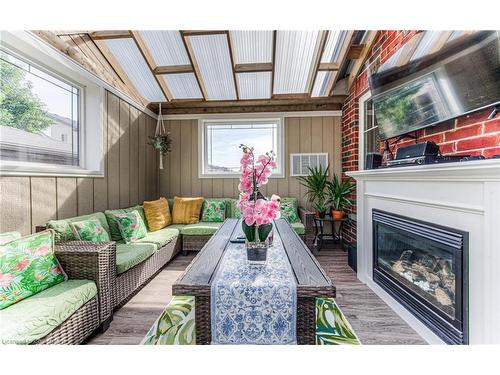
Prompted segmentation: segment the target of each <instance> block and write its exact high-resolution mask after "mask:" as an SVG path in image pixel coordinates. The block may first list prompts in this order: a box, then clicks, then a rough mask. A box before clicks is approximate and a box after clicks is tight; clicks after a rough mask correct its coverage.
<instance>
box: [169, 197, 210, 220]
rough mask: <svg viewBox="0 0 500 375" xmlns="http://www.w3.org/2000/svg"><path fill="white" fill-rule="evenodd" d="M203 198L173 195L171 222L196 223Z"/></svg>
mask: <svg viewBox="0 0 500 375" xmlns="http://www.w3.org/2000/svg"><path fill="white" fill-rule="evenodd" d="M202 205H203V198H180V197H174V207H173V209H172V223H173V224H196V223H197V222H199V221H200V211H201V206H202Z"/></svg>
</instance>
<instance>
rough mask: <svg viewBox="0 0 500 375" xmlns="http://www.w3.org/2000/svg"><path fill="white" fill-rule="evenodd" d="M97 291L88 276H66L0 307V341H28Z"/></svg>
mask: <svg viewBox="0 0 500 375" xmlns="http://www.w3.org/2000/svg"><path fill="white" fill-rule="evenodd" d="M96 295H97V287H96V285H95V283H94V282H93V281H89V280H68V281H64V282H62V283H60V284H57V285H55V286H53V287H51V288H49V289H45V290H44V291H42V292H40V293H38V294H36V295H34V296H31V297H30V298H27V299H25V300H23V301H20V302H18V303H16V304H14V305H12V306H9V307H8V308H6V309H4V310H1V311H0V322H2V324H0V342H1V343H2V344H30V343H32V342H34V341H36V340H39V339H41V338H42V337H45V336H47V335H48V334H49V333H50V332H52V331H53V330H54V329H55V328H57V327H58V326H60V325H61V324H62V323H63V322H64V321H66V319H68V318H69V317H70V316H71V315H73V313H74V312H75V311H77V310H78V309H79V308H80V307H82V306H83V305H84V304H85V303H87V302H88V301H90V300H91V299H92V298H94V297H95V296H96Z"/></svg>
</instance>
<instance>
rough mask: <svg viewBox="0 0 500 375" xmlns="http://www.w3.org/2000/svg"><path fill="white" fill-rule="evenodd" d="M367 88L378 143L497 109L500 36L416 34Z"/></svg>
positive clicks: (481, 33)
mask: <svg viewBox="0 0 500 375" xmlns="http://www.w3.org/2000/svg"><path fill="white" fill-rule="evenodd" d="M369 84H370V89H371V92H372V98H373V108H374V114H375V118H376V121H377V125H378V127H379V134H380V137H381V138H382V139H388V138H392V137H396V136H399V135H403V134H407V133H410V132H413V131H415V130H419V129H422V128H426V127H428V126H433V125H437V124H439V123H441V122H443V121H446V120H449V119H452V118H456V117H458V116H461V115H464V114H466V113H469V112H473V111H476V110H478V109H481V108H485V107H490V106H495V105H500V32H499V31H424V32H420V33H417V34H416V35H414V36H413V37H412V38H411V39H410V40H409V41H408V42H407V43H406V44H404V45H403V46H402V47H401V48H400V49H399V50H398V51H397V52H396V53H395V54H394V55H393V56H391V58H389V59H388V60H387V61H386V62H385V63H384V64H382V65H381V66H380V67H379V68H378V70H377V71H376V72H375V73H372V74H370V75H369Z"/></svg>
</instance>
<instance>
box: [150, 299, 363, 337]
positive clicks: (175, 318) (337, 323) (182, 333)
mask: <svg viewBox="0 0 500 375" xmlns="http://www.w3.org/2000/svg"><path fill="white" fill-rule="evenodd" d="M141 344H143V345H195V344H196V329H195V319H194V298H193V297H189V296H174V297H173V298H172V300H171V301H170V303H169V304H168V305H167V307H166V308H165V310H164V311H163V313H162V314H161V315H160V317H159V318H158V319H157V320H156V321H155V323H154V324H153V326H152V327H151V329H150V330H149V332H148V333H147V335H146V337H144V339H143V340H142V343H141ZM360 344H361V342H360V341H359V339H358V337H357V336H356V333H355V332H354V330H353V329H352V327H351V325H350V324H349V322H348V321H347V319H346V318H345V316H344V314H342V311H341V310H340V308H339V307H338V306H337V304H336V303H335V300H334V299H333V298H316V345H360Z"/></svg>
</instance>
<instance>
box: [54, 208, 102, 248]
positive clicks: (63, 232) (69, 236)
mask: <svg viewBox="0 0 500 375" xmlns="http://www.w3.org/2000/svg"><path fill="white" fill-rule="evenodd" d="M91 218H96V219H98V220H99V221H100V223H101V225H102V227H103V228H104V230H105V231H106V232H107V233H108V235H110V233H111V232H110V230H109V225H108V222H107V220H106V216H104V214H103V213H102V212H95V213H93V214H90V215H83V216H76V217H71V218H69V219H61V220H50V221H49V222H48V223H47V227H48V228H50V229H53V230H54V231H55V232H56V241H73V240H76V237H75V235H74V234H73V231H72V230H71V227H70V225H69V224H70V223H73V222H77V221H84V220H88V219H91Z"/></svg>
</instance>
